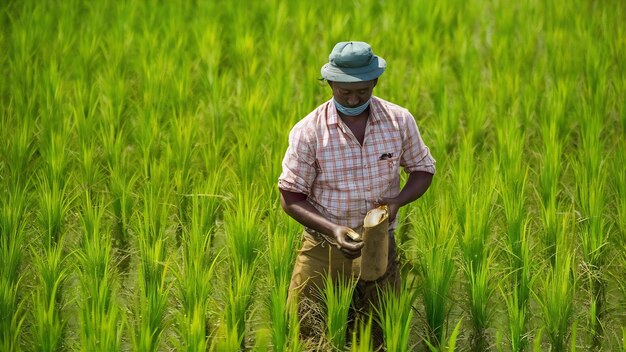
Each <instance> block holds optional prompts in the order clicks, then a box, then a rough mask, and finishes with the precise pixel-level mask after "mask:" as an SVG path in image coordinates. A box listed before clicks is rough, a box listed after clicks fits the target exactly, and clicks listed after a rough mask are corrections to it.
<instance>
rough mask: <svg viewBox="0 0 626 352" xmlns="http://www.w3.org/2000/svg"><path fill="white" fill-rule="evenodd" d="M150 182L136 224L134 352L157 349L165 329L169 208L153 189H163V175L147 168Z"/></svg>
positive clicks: (167, 289)
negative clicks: (136, 287) (137, 290)
mask: <svg viewBox="0 0 626 352" xmlns="http://www.w3.org/2000/svg"><path fill="white" fill-rule="evenodd" d="M151 170H152V171H153V176H154V179H152V180H151V183H149V184H147V185H146V186H145V189H144V199H143V209H142V210H143V214H142V217H141V219H139V221H138V222H137V223H136V227H137V228H136V233H137V234H138V235H137V242H138V243H137V247H138V248H139V256H140V263H139V273H138V274H139V276H138V280H139V284H138V285H139V298H138V301H139V304H138V307H137V308H136V309H137V310H138V312H137V313H136V314H137V319H138V320H139V321H138V322H137V324H136V325H137V326H136V332H135V337H134V339H133V345H134V348H135V349H138V350H142V351H154V350H157V349H158V348H159V344H160V342H161V338H162V334H163V331H164V330H165V328H166V322H165V321H164V320H165V318H166V305H167V301H168V297H169V289H170V287H169V285H168V284H167V281H168V280H167V271H168V270H167V269H168V266H169V264H168V262H169V260H168V256H167V242H166V236H165V230H166V224H167V219H168V216H169V205H168V204H167V203H164V201H165V199H166V197H165V195H164V194H162V193H161V190H160V189H159V188H157V187H158V186H161V185H163V184H164V183H162V179H161V178H160V177H162V176H161V175H162V174H164V173H165V171H161V169H160V168H159V167H157V166H153V167H151Z"/></svg>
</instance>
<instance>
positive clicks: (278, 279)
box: [267, 216, 301, 351]
mask: <svg viewBox="0 0 626 352" xmlns="http://www.w3.org/2000/svg"><path fill="white" fill-rule="evenodd" d="M271 217H272V219H269V220H268V225H267V233H268V247H269V248H268V252H267V260H268V264H269V270H270V275H269V286H270V287H271V290H270V295H269V303H268V304H269V310H270V320H271V334H272V345H273V346H274V350H275V351H288V350H293V349H300V348H301V346H300V343H299V337H298V333H299V331H298V326H297V325H298V324H297V322H298V319H297V314H296V310H295V309H296V308H295V302H289V303H288V304H287V305H285V302H286V301H287V296H288V290H289V283H290V278H291V271H292V269H293V263H294V262H295V256H296V253H297V252H296V248H295V246H294V244H295V239H296V238H297V237H299V235H300V231H299V230H300V228H299V227H298V228H297V229H296V228H291V227H289V225H282V226H281V224H280V223H278V218H279V217H278V216H271ZM289 223H290V222H288V224H289ZM291 306H294V307H291ZM291 308H293V309H291ZM294 320H295V323H296V324H295V325H294ZM294 337H295V338H294Z"/></svg>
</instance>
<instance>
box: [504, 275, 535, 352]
mask: <svg viewBox="0 0 626 352" xmlns="http://www.w3.org/2000/svg"><path fill="white" fill-rule="evenodd" d="M500 292H501V294H502V297H503V299H504V301H505V303H506V309H507V317H508V323H509V341H510V347H511V351H524V350H526V346H527V345H528V335H527V325H528V315H529V312H528V309H529V308H528V305H525V304H523V303H522V302H520V301H521V299H520V297H519V293H518V291H516V290H514V291H512V292H508V293H505V291H504V290H503V289H502V287H501V288H500Z"/></svg>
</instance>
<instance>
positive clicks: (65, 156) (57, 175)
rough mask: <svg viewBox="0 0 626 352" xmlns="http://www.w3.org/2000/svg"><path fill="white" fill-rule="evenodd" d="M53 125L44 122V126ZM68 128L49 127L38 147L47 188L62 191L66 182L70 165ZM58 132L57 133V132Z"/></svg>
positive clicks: (50, 122)
mask: <svg viewBox="0 0 626 352" xmlns="http://www.w3.org/2000/svg"><path fill="white" fill-rule="evenodd" d="M46 123H48V124H53V122H52V121H48V122H46V121H44V126H45V125H46ZM68 129H69V127H65V126H64V125H63V124H61V126H60V127H58V128H53V127H50V128H49V129H48V130H46V134H44V139H43V140H42V142H41V145H40V146H39V149H38V150H39V152H40V153H41V157H42V160H43V165H42V170H43V174H44V175H45V180H46V181H47V182H48V186H49V187H50V188H53V187H55V186H57V187H58V188H60V189H64V188H65V185H66V182H67V179H68V178H67V173H68V169H69V165H70V160H69V153H68V152H67V150H66V148H68V147H69V146H68V143H67V142H68V137H69V132H68V131H67V130H68ZM57 130H58V131H57Z"/></svg>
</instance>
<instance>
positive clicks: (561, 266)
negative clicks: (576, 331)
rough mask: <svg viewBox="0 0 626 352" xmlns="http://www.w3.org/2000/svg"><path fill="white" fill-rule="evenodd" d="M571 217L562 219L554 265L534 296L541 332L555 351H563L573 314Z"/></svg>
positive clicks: (574, 284) (574, 286) (569, 215)
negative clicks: (543, 331)
mask: <svg viewBox="0 0 626 352" xmlns="http://www.w3.org/2000/svg"><path fill="white" fill-rule="evenodd" d="M571 217H572V215H571V214H567V215H566V216H564V219H563V224H562V226H561V228H560V230H559V235H558V241H557V247H556V257H555V263H554V265H553V266H551V267H550V268H549V269H548V273H547V274H546V277H545V278H544V280H543V285H542V287H541V290H540V291H539V292H538V293H535V296H536V298H537V300H538V301H539V304H540V306H541V310H542V316H543V321H544V327H545V332H546V334H547V337H548V339H549V341H550V344H551V347H552V349H554V350H555V351H564V350H565V349H566V347H567V341H568V338H569V337H570V333H571V330H570V325H571V323H572V319H573V313H574V294H575V290H576V285H577V275H576V271H575V268H576V266H575V262H574V256H573V254H572V252H571V251H572V249H571V246H572V243H571V241H572V239H571V238H570V237H571V236H572V233H571V231H574V229H575V225H574V224H573V221H574V220H573V219H571Z"/></svg>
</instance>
